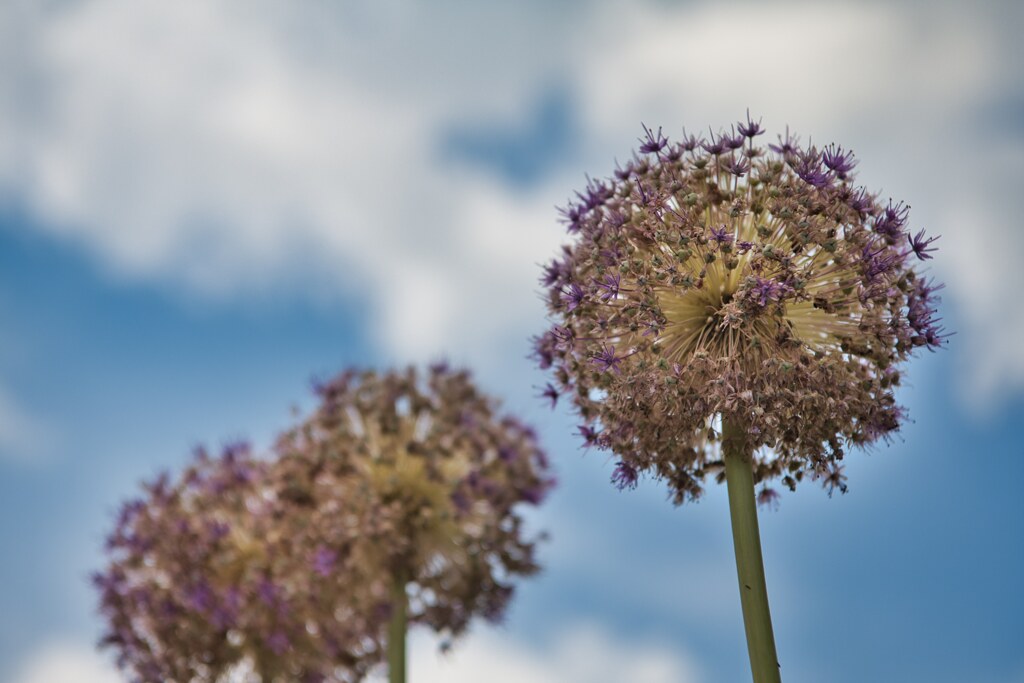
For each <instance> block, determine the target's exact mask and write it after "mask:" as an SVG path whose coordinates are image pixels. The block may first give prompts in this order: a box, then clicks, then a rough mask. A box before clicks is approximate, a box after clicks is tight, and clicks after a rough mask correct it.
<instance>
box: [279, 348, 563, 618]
mask: <svg viewBox="0 0 1024 683" xmlns="http://www.w3.org/2000/svg"><path fill="white" fill-rule="evenodd" d="M318 393H319V395H320V398H321V403H320V405H319V407H317V409H316V410H315V411H314V412H313V413H312V414H311V415H309V416H308V417H307V418H306V419H305V420H303V422H302V423H301V424H300V425H299V427H297V428H296V429H294V430H292V431H290V432H288V433H287V434H285V435H284V436H283V437H282V438H281V439H280V441H279V443H278V446H277V450H278V452H279V461H280V466H279V467H278V468H276V469H275V476H277V477H279V478H280V480H281V488H283V489H285V490H287V491H289V492H290V493H289V494H288V496H282V498H287V499H291V500H293V501H294V503H293V504H294V506H295V508H296V509H297V510H300V511H301V512H302V514H304V515H305V516H306V517H307V519H308V524H307V525H306V527H305V529H303V530H302V531H301V532H299V533H301V534H302V535H304V536H305V535H308V540H307V541H305V542H304V544H303V545H305V546H309V547H325V548H334V549H343V554H345V556H346V557H348V558H350V567H351V568H350V571H351V572H355V574H356V575H357V576H358V578H356V579H355V580H357V581H358V582H359V583H361V584H362V585H364V586H365V587H366V588H365V590H366V592H367V593H368V594H370V595H373V596H375V599H377V600H378V601H379V603H380V604H381V605H382V606H384V607H385V608H386V607H387V604H388V600H389V591H390V590H391V588H392V586H393V584H394V582H395V581H396V580H400V581H401V582H402V583H407V589H408V591H409V598H410V604H409V623H410V624H416V623H422V624H425V625H427V626H429V627H431V628H433V629H435V630H437V631H441V632H444V633H445V634H448V635H458V634H459V633H461V632H462V631H463V630H464V629H465V628H466V626H467V625H468V623H469V621H470V619H471V618H472V617H473V616H476V615H481V616H483V617H485V618H487V619H489V620H498V619H499V618H500V617H501V615H502V614H503V612H504V609H505V606H506V604H507V603H508V600H509V599H510V597H511V595H512V592H513V585H512V583H511V580H512V579H513V578H514V577H516V576H526V575H531V574H533V573H534V572H536V571H537V569H538V566H537V564H536V562H535V560H534V548H535V542H534V540H532V539H528V538H526V537H525V536H524V529H523V519H522V517H521V512H520V504H522V503H526V504H528V505H535V504H538V503H540V502H541V500H542V499H543V498H544V496H545V494H546V493H547V492H548V491H549V490H550V488H551V487H552V485H553V484H554V480H553V479H552V478H551V477H550V475H549V473H548V471H547V470H548V460H547V457H546V456H545V454H544V453H543V452H542V451H541V449H540V448H539V446H538V444H537V439H536V435H535V434H534V432H533V430H532V429H530V428H529V427H527V426H526V425H524V424H523V423H521V422H519V421H518V420H517V419H516V418H514V417H511V416H508V415H502V414H500V413H499V412H498V410H497V406H496V404H495V402H494V401H493V400H492V399H490V398H488V397H487V396H485V395H483V394H481V393H480V392H479V391H478V390H477V389H476V387H475V386H474V385H473V383H472V381H471V379H470V376H469V374H468V373H467V372H464V371H456V370H450V369H448V368H447V366H444V365H438V366H434V367H432V368H431V369H430V370H429V371H428V372H427V373H425V376H423V375H422V374H420V373H418V372H417V371H416V370H414V369H412V368H410V369H408V370H406V371H405V372H393V373H383V374H378V373H376V372H369V371H368V372H362V373H356V372H346V373H344V374H342V375H340V376H338V377H337V378H335V379H334V380H332V381H330V382H327V383H326V384H324V385H322V386H321V387H319V389H318ZM285 514H288V515H290V514H292V513H290V512H289V513H285ZM353 537H355V538H356V540H355V541H353V540H351V539H352V538H353ZM350 578H351V577H348V578H345V577H343V578H342V579H340V580H342V581H347V580H349V579H350ZM385 611H386V610H385Z"/></svg>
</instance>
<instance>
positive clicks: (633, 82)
mask: <svg viewBox="0 0 1024 683" xmlns="http://www.w3.org/2000/svg"><path fill="white" fill-rule="evenodd" d="M456 5H459V6H456ZM0 13H2V14H0V17H2V21H0V25H6V26H8V27H17V28H18V29H19V30H17V31H15V30H13V29H8V30H7V31H6V32H5V34H4V37H5V39H6V38H10V41H7V46H6V47H4V48H0V50H5V54H6V51H10V54H8V55H7V56H8V57H10V59H5V63H8V64H16V65H17V67H16V68H13V69H5V70H4V73H3V74H0V187H2V188H3V191H4V192H5V193H7V194H13V195H14V196H15V197H16V198H17V199H18V201H21V202H24V203H25V204H26V205H28V206H29V207H30V208H31V210H32V212H33V213H34V215H35V216H36V218H37V219H38V222H39V224H40V226H42V227H44V228H45V229H48V230H51V231H53V232H55V233H61V234H66V235H68V236H69V237H72V238H73V239H76V240H78V241H81V242H83V243H84V244H86V245H87V246H88V248H89V249H91V250H93V251H94V252H96V253H97V254H99V255H100V256H101V258H102V259H103V260H104V261H105V262H106V263H108V264H110V265H111V266H113V267H115V268H117V269H119V270H121V271H123V272H126V273H129V274H132V275H134V276H137V277H141V278H160V279H164V280H167V281H171V282H175V283H184V284H186V285H188V286H189V287H191V288H193V289H194V290H196V291H200V292H205V293H208V294H212V295H215V296H231V295H235V294H239V293H251V292H252V291H253V290H266V289H272V288H274V287H277V286H281V283H283V282H294V279H295V278H294V274H295V273H310V274H311V275H310V287H311V288H318V287H323V286H324V284H323V283H324V282H326V283H327V288H328V289H331V290H338V289H344V290H346V291H347V292H349V293H352V292H355V293H357V294H358V296H360V297H362V298H363V299H365V301H366V302H367V303H368V306H367V308H368V309H369V310H372V311H374V318H373V320H372V321H371V324H372V326H373V327H372V330H371V333H372V334H373V335H374V336H375V340H376V341H377V342H378V343H379V344H380V345H381V346H382V348H384V349H385V350H386V351H387V352H390V353H392V354H394V355H395V356H397V357H401V358H409V357H412V358H426V357H431V356H435V355H437V354H438V353H439V352H441V351H448V352H451V353H455V354H458V355H461V356H463V357H465V358H466V359H468V360H475V361H477V362H486V361H489V362H491V363H497V362H500V361H499V360H498V359H500V358H501V357H502V354H505V353H507V348H508V346H507V345H504V344H503V342H505V341H506V340H516V343H517V345H518V346H516V348H521V340H522V339H523V338H524V337H525V336H527V335H528V334H530V333H531V332H532V331H534V328H535V327H536V323H535V322H534V321H535V320H536V319H537V318H538V317H539V315H540V306H539V305H538V303H537V300H536V295H535V290H536V286H535V277H536V269H534V268H532V267H531V265H532V264H534V263H536V262H538V261H541V260H544V259H545V258H546V257H547V256H548V255H549V254H551V253H553V251H554V249H555V248H556V245H557V243H558V242H559V240H560V239H561V235H560V230H559V228H558V227H557V225H556V214H555V211H554V208H553V207H554V205H555V204H557V203H560V202H562V201H563V200H564V199H565V198H566V196H568V195H569V194H570V192H571V188H573V187H575V186H578V185H579V184H580V183H581V181H582V174H583V170H584V169H585V168H587V169H590V170H598V171H600V170H601V169H608V170H610V169H611V167H612V157H613V156H614V155H618V156H619V157H620V158H622V157H623V156H625V155H627V154H628V153H629V144H630V141H632V140H633V139H634V138H635V136H636V133H637V131H638V127H639V123H640V121H641V120H642V121H645V122H647V123H651V124H655V125H657V124H663V125H666V126H667V131H668V132H669V133H670V134H676V133H677V132H678V127H679V126H680V125H681V124H682V123H687V124H689V125H691V126H693V127H700V126H703V125H707V124H709V123H710V124H713V125H716V126H717V125H719V124H720V123H721V122H723V121H729V120H734V119H735V118H737V117H739V116H741V115H742V114H743V112H744V111H745V109H746V107H748V106H749V107H751V109H752V110H753V111H754V112H755V115H763V116H764V117H765V119H766V123H767V124H769V125H770V126H771V129H772V130H773V132H774V131H778V130H780V129H781V128H782V127H783V126H784V125H785V124H786V123H791V124H792V125H793V126H794V127H795V128H798V129H799V130H800V131H802V132H804V134H805V135H806V134H810V135H813V136H814V140H815V142H819V143H825V142H829V141H831V140H832V139H833V138H835V139H839V140H841V141H843V142H844V144H848V145H853V146H854V148H855V150H856V151H857V152H858V153H860V154H861V155H862V157H863V158H864V160H865V162H864V163H865V168H864V178H865V180H866V181H867V182H869V183H870V184H871V186H872V187H873V188H881V189H884V190H885V191H886V192H887V193H892V194H893V195H895V196H897V197H899V198H905V199H908V200H910V201H911V203H912V204H913V205H914V214H913V218H914V220H915V224H916V225H923V226H926V227H928V228H929V229H930V231H931V232H932V233H933V234H939V233H941V234H943V243H944V244H945V245H946V246H947V247H948V249H947V251H946V252H945V253H943V254H942V255H941V257H940V258H939V259H937V260H936V263H937V264H938V265H937V268H939V269H941V270H940V273H941V274H942V276H943V277H944V278H945V279H948V280H949V281H950V283H951V287H950V291H949V296H950V299H951V300H952V303H953V304H954V305H955V306H956V307H957V310H958V311H965V312H966V313H965V314H964V315H962V316H961V317H960V322H961V323H962V324H963V325H964V326H965V329H964V330H963V331H962V334H961V336H960V337H958V338H957V343H964V344H966V345H968V346H970V347H971V348H972V349H976V352H973V353H971V354H970V356H969V357H970V358H971V359H972V360H971V364H970V366H969V367H968V368H967V369H966V370H965V373H964V376H965V377H966V378H968V379H969V383H970V386H972V387H973V389H974V393H973V394H971V395H972V396H975V397H979V398H984V397H986V396H988V397H991V396H995V395H998V394H999V392H1001V391H1006V390H1016V389H1019V388H1020V386H1021V385H1022V383H1024V354H1022V353H1021V352H1020V351H1019V350H1018V346H1019V345H1016V344H1009V343H1004V342H1003V341H1002V340H1003V339H1006V338H1007V337H1006V336H1005V335H1002V336H1001V335H999V334H993V325H992V324H991V323H990V321H991V320H992V319H994V318H998V319H1000V320H1001V321H1002V322H1001V323H1000V326H1001V327H1002V328H1003V329H1014V330H1015V329H1022V328H1024V308H1022V307H1020V306H1018V305H1016V292H1017V291H1020V289H1021V288H1022V287H1024V271H1022V270H1020V269H1016V268H1012V267H1007V264H1005V263H1000V264H999V268H998V271H999V272H1000V274H1001V275H1000V277H999V278H998V279H996V278H992V277H986V276H979V272H980V270H981V269H983V268H988V267H989V265H990V263H989V262H990V261H991V258H985V257H984V255H978V256H977V257H975V256H968V254H972V253H973V252H974V251H976V249H974V248H973V246H976V245H973V246H972V245H967V246H966V247H964V245H965V243H966V242H968V241H973V242H974V243H984V244H1000V245H1005V248H1004V249H1002V250H1001V251H1002V255H1001V256H999V257H997V260H999V259H1000V258H1001V259H1003V260H1005V259H1007V258H1010V257H1009V254H1012V253H1018V252H1019V250H1020V248H1021V247H1022V246H1024V244H1021V240H1022V239H1024V238H1021V237H1020V233H1019V231H1015V230H1014V229H1013V226H1015V225H1017V224H1019V218H1020V211H1019V210H1018V209H1016V208H1015V206H1014V204H1013V201H1012V199H1011V198H1010V196H1009V195H1007V194H1005V193H1003V192H1002V191H1001V190H996V189H994V187H995V186H998V182H996V183H993V182H991V177H994V178H995V179H996V180H997V181H998V180H999V179H1000V178H1002V179H1005V178H1016V179H1018V180H1019V179H1020V177H1021V169H1020V167H1019V161H1016V160H1019V158H1020V154H1019V153H1017V150H1016V149H1013V150H1011V151H1012V152H1013V153H1012V154H1011V153H1008V154H1006V155H1005V156H998V155H997V157H995V161H997V162H998V163H996V164H994V165H993V164H992V163H991V162H992V161H993V156H992V155H991V153H990V152H991V150H992V149H994V148H1000V147H1001V148H1003V149H1005V148H1006V144H1007V143H1006V138H1007V136H1006V135H1005V134H1004V133H1003V132H1001V131H998V130H992V131H988V132H986V131H974V132H973V133H972V134H970V135H964V134H963V130H964V129H965V128H966V127H968V126H969V125H970V122H971V121H972V120H973V118H972V117H975V116H976V115H977V114H978V108H979V107H981V106H984V103H986V102H989V101H991V100H993V99H994V98H996V97H998V96H1000V95H999V92H1000V88H1005V86H1006V84H1007V82H1008V79H1009V78H1011V77H1018V78H1019V74H1017V73H1016V72H1013V73H1009V74H1008V73H1007V71H1006V69H1007V67H1006V66H1005V65H1006V63H1007V62H1008V61H1012V60H1007V59H1006V54H1005V51H1006V50H1008V49H1010V48H1009V47H1008V45H1009V43H1008V41H1009V40H1010V38H1008V37H1007V36H1006V32H1005V31H1003V32H1001V31H1000V29H999V26H998V25H996V22H994V21H993V17H994V16H995V14H994V13H989V14H988V15H985V16H981V15H978V14H977V13H973V12H971V11H970V10H969V9H967V8H961V7H959V6H955V5H939V6H935V7H929V8H927V11H923V10H921V9H920V8H918V7H916V6H914V5H910V4H895V5H883V4H877V5H876V4H869V3H863V4H856V5H854V4H846V5H843V4H840V5H828V6H823V5H815V4H800V3H794V4H788V5H787V4H782V5H779V4H772V5H771V6H766V5H762V4H749V5H732V4H730V5H728V6H725V5H721V4H706V3H703V4H692V5H691V4H686V5H672V6H667V5H665V4H664V3H654V2H651V3H633V2H631V3H625V2H621V1H619V0H608V1H607V2H603V3H597V4H594V5H591V6H588V11H587V12H578V11H570V9H566V8H561V9H559V8H556V9H552V8H551V7H550V6H548V5H544V4H541V3H517V4H516V6H515V7H506V6H504V5H503V4H498V3H487V4H486V6H485V7H476V8H474V9H467V8H466V7H465V6H464V5H460V4H458V3H438V4H437V6H436V7H435V6H432V7H431V8H430V10H429V11H427V10H426V9H420V8H418V7H417V6H415V5H414V4H412V3H400V2H389V3H375V4H374V5H373V7H372V8H362V9H353V8H342V7H338V6H335V5H332V4H329V3H310V4H306V5H302V6H297V5H296V6H289V7H288V8H287V9H284V8H282V6H280V5H278V4H276V3H270V2H264V1H263V0H258V1H257V2H256V3H252V2H237V1H236V2H230V1H229V2H223V3H216V4H190V3H138V2H132V1H130V0H89V1H81V2H72V3H60V4H58V5H55V6H53V7H52V8H49V9H41V8H40V5H39V4H37V3H28V2H15V3H6V4H5V5H4V8H3V9H0ZM467 27H471V29H469V30H467ZM8 33H10V35H7V34H8ZM26 35H27V36H30V38H26V37H25V36H26ZM12 46H13V47H12ZM15 57H16V58H15ZM1017 71H1019V68H1018V69H1017ZM563 84H564V85H565V87H566V88H567V91H566V92H567V95H566V97H565V99H566V101H570V102H571V106H569V107H568V111H569V112H571V113H570V114H568V115H569V116H571V117H572V118H571V120H569V121H562V123H561V124H560V126H561V127H562V128H564V129H566V130H571V131H572V135H573V140H574V144H575V146H574V147H573V148H571V151H569V148H565V153H566V154H567V155H568V156H567V157H566V158H565V159H564V160H562V162H561V163H559V161H558V160H557V159H555V160H551V159H548V160H547V161H546V163H549V164H550V165H551V167H550V168H548V169H546V175H545V177H544V182H540V183H535V184H531V185H529V186H523V185H521V184H516V183H514V182H509V181H508V178H507V177H503V176H502V173H501V172H495V173H493V174H489V173H487V172H482V171H481V169H480V167H479V165H476V166H474V165H472V162H473V160H475V161H476V162H477V163H479V162H480V159H483V158H485V157H486V155H482V156H481V155H477V156H476V157H474V155H473V154H471V153H464V154H462V155H461V156H456V157H454V158H453V157H452V155H450V154H444V153H443V146H444V144H445V141H446V140H450V139H451V131H452V129H453V126H455V127H457V126H458V125H459V123H460V122H467V121H474V122H476V121H493V122H497V124H498V125H508V126H511V127H512V128H514V129H523V130H525V129H528V128H529V126H530V125H531V122H532V118H531V117H532V116H533V114H534V111H535V110H536V107H537V104H538V102H540V103H543V102H544V101H545V98H548V97H550V93H551V91H552V88H553V87H554V88H558V87H562V85H563ZM1019 133H1020V131H1018V138H1017V139H1018V142H1019ZM458 139H461V140H463V141H465V140H472V139H474V138H473V136H468V137H466V136H463V137H461V138H458ZM463 151H465V150H463ZM952 159H956V160H957V164H956V167H955V168H953V169H951V163H950V161H951V160H952ZM503 172H505V173H506V175H507V168H505V169H503ZM1011 194H1012V193H1011ZM1015 221H1016V222H1015ZM962 247H964V248H962ZM954 251H955V252H956V253H955V254H953V253H951V252H954ZM1010 265H1012V264H1010ZM322 294H323V292H322V291H317V292H316V295H317V296H322Z"/></svg>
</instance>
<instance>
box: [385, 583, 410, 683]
mask: <svg viewBox="0 0 1024 683" xmlns="http://www.w3.org/2000/svg"><path fill="white" fill-rule="evenodd" d="M405 584H406V581H405V577H404V575H399V576H397V577H395V583H394V585H393V586H392V587H391V623H390V624H389V625H388V683H405V633H406V631H407V630H408V618H409V614H408V612H409V598H408V597H407V596H406V594H405Z"/></svg>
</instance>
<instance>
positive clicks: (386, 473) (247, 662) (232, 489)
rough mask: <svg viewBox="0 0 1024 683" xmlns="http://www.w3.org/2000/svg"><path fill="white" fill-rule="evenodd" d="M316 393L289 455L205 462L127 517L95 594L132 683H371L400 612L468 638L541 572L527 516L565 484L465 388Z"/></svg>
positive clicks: (339, 387) (242, 451)
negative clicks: (527, 533) (522, 507)
mask: <svg viewBox="0 0 1024 683" xmlns="http://www.w3.org/2000/svg"><path fill="white" fill-rule="evenodd" d="M318 393H319V394H320V396H321V398H322V399H323V402H322V404H321V405H320V406H319V408H318V409H317V410H316V411H315V412H314V413H313V414H312V415H310V416H309V417H308V418H307V419H305V420H304V421H303V422H302V423H301V424H300V425H299V426H298V427H296V428H295V429H293V430H291V431H289V432H287V433H285V434H284V435H282V436H281V437H280V439H279V442H278V446H277V450H278V453H277V457H275V458H273V459H271V460H267V461H263V460H257V459H254V458H253V457H252V456H251V453H250V449H249V447H248V446H246V445H242V444H238V445H232V446H229V447H227V448H225V449H224V452H223V454H222V455H221V456H220V457H217V458H211V457H209V456H208V455H207V454H206V453H205V451H200V452H199V454H198V457H197V460H196V462H195V463H194V464H193V465H191V466H190V467H189V468H188V469H187V470H186V471H185V473H184V475H183V476H182V478H181V479H180V480H179V481H177V482H173V483H172V482H171V480H170V478H169V477H167V476H162V477H160V478H159V479H158V480H157V481H156V482H154V483H152V484H149V485H147V486H146V488H145V495H144V496H143V497H142V498H141V499H138V500H134V501H131V502H129V503H127V504H126V505H125V506H124V507H123V508H122V510H121V513H120V514H119V516H118V519H117V523H116V526H115V529H114V531H113V533H112V534H111V535H110V537H109V539H108V543H107V550H108V553H109V555H110V560H111V561H110V564H109V566H108V568H107V569H106V570H105V571H103V572H100V573H97V574H96V575H95V576H94V583H95V585H96V586H97V588H98V589H99V591H100V594H101V598H100V599H101V609H102V611H103V613H104V614H105V616H106V617H107V619H108V623H109V630H108V632H107V633H106V635H105V638H104V641H103V642H104V644H105V645H108V646H113V647H115V648H116V649H117V650H118V652H119V664H120V666H121V667H122V668H124V669H126V670H127V671H128V672H130V673H131V674H132V675H133V676H134V678H133V680H136V681H140V682H143V681H144V682H146V683H149V682H153V681H171V682H177V683H184V682H186V681H210V682H212V681H226V680H241V679H242V678H244V680H259V681H264V682H269V681H302V682H308V683H314V682H316V683H321V682H323V683H326V682H328V681H337V682H340V683H349V682H354V681H359V680H361V679H362V678H363V677H364V676H365V674H366V673H367V671H368V670H369V669H371V668H372V667H374V666H376V665H378V664H379V663H381V662H382V661H383V660H384V655H385V651H386V649H387V647H388V639H389V637H390V636H389V635H388V628H389V625H391V624H393V623H394V622H393V619H392V615H393V612H394V610H396V609H401V610H402V611H403V614H404V613H405V611H406V610H408V619H409V622H411V623H423V624H426V625H428V626H430V627H431V628H433V629H435V630H437V631H440V632H444V633H446V634H449V635H457V634H459V633H460V632H462V631H463V630H464V629H465V628H466V626H467V624H468V622H469V621H470V619H471V618H472V617H473V616H475V615H482V616H484V617H485V618H487V619H489V620H492V621H493V620H497V619H499V618H500V617H501V615H502V614H503V612H504V609H505V607H506V605H507V604H508V601H509V599H510V597H511V595H512V591H513V586H512V584H511V580H512V579H513V578H514V577H515V576H520V575H529V574H532V573H534V572H536V571H537V569H538V566H537V564H536V562H535V560H534V546H535V543H534V541H532V540H528V539H525V538H524V537H523V520H522V518H521V516H520V514H519V512H518V510H517V507H516V506H517V505H518V504H519V503H523V502H525V503H528V504H531V505H533V504H537V503H539V502H540V501H541V500H542V499H543V498H544V496H545V494H546V493H547V492H548V490H549V489H550V488H551V486H552V485H553V480H552V479H551V478H550V477H549V476H548V474H547V459H546V457H545V455H544V453H543V452H542V451H541V450H540V448H539V447H538V445H537V440H536V437H535V435H534V433H533V432H532V430H531V429H530V428H528V427H526V426H525V425H523V424H522V423H520V422H519V421H517V420H516V419H515V418H512V417H509V416H502V415H499V414H497V413H496V406H495V403H494V401H492V400H491V399H488V398H487V397H485V396H483V395H481V394H480V393H479V392H477V390H476V389H475V388H474V386H473V385H472V383H471V382H470V379H469V375H468V373H466V372H452V371H449V370H448V369H447V368H445V367H441V366H436V367H434V368H432V369H431V370H430V372H429V373H428V375H427V377H426V378H425V379H423V380H422V381H421V380H419V379H417V376H416V373H415V371H413V370H411V369H410V370H408V371H407V372H405V373H401V374H396V373H392V374H384V375H377V374H375V373H372V372H367V373H362V374H357V373H354V372H347V373H344V374H342V375H341V376H339V377H338V378H336V379H335V380H333V381H331V382H329V383H327V384H325V385H323V386H321V387H319V388H318ZM406 590H408V593H406ZM398 592H401V593H402V598H401V602H400V603H399V602H398V598H396V594H397V593H398ZM403 622H404V620H403ZM403 629H404V623H403ZM403 642H404V638H403ZM240 677H241V678H240Z"/></svg>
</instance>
